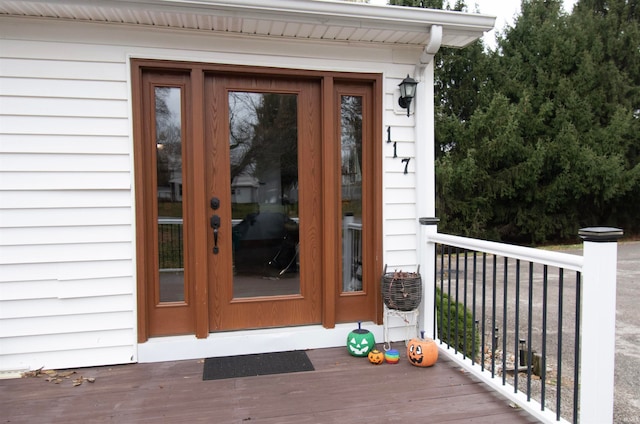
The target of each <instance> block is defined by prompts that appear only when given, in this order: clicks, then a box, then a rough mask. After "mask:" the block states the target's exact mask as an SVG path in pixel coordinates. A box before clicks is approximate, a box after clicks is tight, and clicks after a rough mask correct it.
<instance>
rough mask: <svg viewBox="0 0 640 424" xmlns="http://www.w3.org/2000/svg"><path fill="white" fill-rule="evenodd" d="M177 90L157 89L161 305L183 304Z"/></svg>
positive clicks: (180, 137)
mask: <svg viewBox="0 0 640 424" xmlns="http://www.w3.org/2000/svg"><path fill="white" fill-rule="evenodd" d="M180 97H181V92H180V89H179V88H177V87H156V89H155V114H156V177H157V188H158V259H159V268H160V278H159V283H160V288H159V293H160V299H159V300H160V302H182V301H184V299H185V295H184V253H183V231H182V228H183V226H182V118H181V113H180Z"/></svg>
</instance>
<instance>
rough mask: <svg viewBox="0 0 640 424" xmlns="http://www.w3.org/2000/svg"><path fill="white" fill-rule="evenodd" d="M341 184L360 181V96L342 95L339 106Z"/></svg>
mask: <svg viewBox="0 0 640 424" xmlns="http://www.w3.org/2000/svg"><path fill="white" fill-rule="evenodd" d="M340 119H341V140H340V143H341V149H342V184H343V185H352V184H357V183H359V182H360V181H362V170H361V169H360V161H361V159H362V97H359V96H342V100H341V108H340Z"/></svg>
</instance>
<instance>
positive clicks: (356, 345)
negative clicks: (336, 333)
mask: <svg viewBox="0 0 640 424" xmlns="http://www.w3.org/2000/svg"><path fill="white" fill-rule="evenodd" d="M375 344H376V341H375V338H374V337H373V333H371V332H370V331H369V330H354V331H352V332H351V333H349V337H348V338H347V348H348V350H349V353H350V354H351V355H353V356H367V355H368V354H369V352H371V350H372V349H373V348H374V347H375Z"/></svg>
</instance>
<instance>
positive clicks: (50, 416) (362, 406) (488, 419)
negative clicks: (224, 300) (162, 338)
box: [0, 345, 537, 424]
mask: <svg viewBox="0 0 640 424" xmlns="http://www.w3.org/2000/svg"><path fill="white" fill-rule="evenodd" d="M399 347H400V350H401V351H402V345H401V346H399ZM308 355H309V358H310V359H311V362H312V363H313V365H314V367H315V371H308V372H301V373H292V374H278V375H265V376H256V377H244V378H237V379H227V380H210V381H203V380H202V370H203V366H204V364H203V361H202V360H192V361H177V362H162V363H155V364H132V365H117V366H109V367H95V368H83V369H77V370H75V371H76V374H75V375H73V376H72V377H71V378H77V377H78V376H80V375H82V376H84V377H95V379H96V380H95V383H88V382H85V383H83V384H82V385H81V386H78V387H73V386H72V382H71V379H69V380H65V381H63V382H62V383H61V384H53V383H49V382H46V381H45V380H44V378H23V379H16V380H0V411H1V415H2V418H3V421H4V422H11V423H34V422H37V423H57V422H65V423H75V422H78V423H80V422H82V423H86V422H119V423H146V422H149V423H151V422H153V423H158V422H165V423H173V422H176V423H179V422H208V423H249V422H250V423H254V422H258V423H278V424H287V423H333V422H340V423H365V422H382V420H384V422H396V421H398V422H399V421H406V420H408V421H410V422H435V423H467V422H474V423H532V422H537V421H536V420H534V419H532V418H531V417H530V416H529V415H527V414H526V413H524V412H523V411H521V410H518V409H515V408H512V407H510V406H509V402H508V401H507V400H506V399H504V398H502V397H500V396H498V395H497V394H495V393H494V392H492V391H491V390H490V388H489V387H488V386H486V385H484V384H482V383H480V382H478V381H477V380H475V379H473V378H471V377H470V376H469V375H468V374H467V373H464V372H462V371H461V370H460V369H459V368H458V367H457V366H456V365H455V363H454V362H452V361H449V360H447V359H446V358H443V357H442V355H441V357H440V359H439V360H438V362H437V363H436V365H434V366H433V367H431V368H417V367H413V366H411V365H410V364H409V363H408V362H407V361H406V358H405V357H404V355H401V361H400V363H399V364H395V365H390V364H383V365H378V366H374V365H371V364H369V362H368V361H367V360H366V359H365V358H354V357H351V356H350V355H349V354H348V353H347V352H346V349H344V348H332V349H318V350H310V351H308Z"/></svg>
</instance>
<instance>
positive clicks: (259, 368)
mask: <svg viewBox="0 0 640 424" xmlns="http://www.w3.org/2000/svg"><path fill="white" fill-rule="evenodd" d="M313 370H314V368H313V364H312V363H311V361H310V360H309V357H308V356H307V354H306V352H304V351H301V350H294V351H289V352H275V353H259V354H255V355H240V356H225V357H221V358H207V359H205V360H204V372H203V373H202V379H203V380H221V379H224V378H238V377H249V376H255V375H268V374H285V373H289V372H301V371H313Z"/></svg>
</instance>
